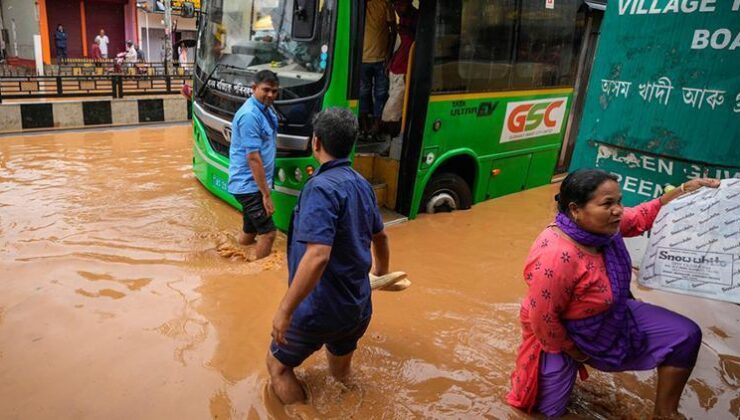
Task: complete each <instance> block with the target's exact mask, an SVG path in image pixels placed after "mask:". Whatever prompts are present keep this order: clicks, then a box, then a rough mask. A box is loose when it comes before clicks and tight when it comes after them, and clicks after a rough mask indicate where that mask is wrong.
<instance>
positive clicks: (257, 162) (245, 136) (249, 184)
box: [228, 70, 279, 259]
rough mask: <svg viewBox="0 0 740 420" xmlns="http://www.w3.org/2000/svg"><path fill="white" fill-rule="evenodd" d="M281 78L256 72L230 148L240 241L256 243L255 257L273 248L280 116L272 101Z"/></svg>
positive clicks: (236, 117)
mask: <svg viewBox="0 0 740 420" xmlns="http://www.w3.org/2000/svg"><path fill="white" fill-rule="evenodd" d="M278 87H279V80H278V76H277V74H275V73H273V72H272V71H270V70H261V71H259V72H257V74H255V75H254V82H253V83H252V92H253V93H252V96H250V97H249V99H247V101H246V102H245V103H244V105H242V107H241V108H239V110H238V111H237V112H236V114H234V121H233V122H232V123H231V147H230V148H229V187H228V190H229V193H231V194H232V195H233V196H234V197H235V198H236V199H237V201H239V204H241V205H242V213H243V219H244V224H243V229H242V232H241V233H240V234H239V239H238V241H239V243H240V244H242V245H251V244H253V243H255V242H256V243H257V253H256V258H257V259H261V258H264V257H266V256H268V255H270V252H271V251H272V244H273V242H274V241H275V223H273V221H272V214H273V213H274V212H275V208H274V207H273V204H272V198H271V197H270V190H271V188H272V179H273V173H274V171H275V155H276V152H277V149H276V148H277V146H276V144H275V142H276V139H277V131H278V118H277V114H276V113H275V110H273V109H272V103H273V101H274V100H275V98H276V97H277V94H278Z"/></svg>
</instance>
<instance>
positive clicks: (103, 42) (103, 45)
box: [95, 29, 110, 58]
mask: <svg viewBox="0 0 740 420" xmlns="http://www.w3.org/2000/svg"><path fill="white" fill-rule="evenodd" d="M95 42H97V43H98V46H99V47H100V56H101V57H103V58H108V44H110V39H109V38H108V36H107V35H106V34H105V30H103V29H101V30H100V35H98V36H96V37H95Z"/></svg>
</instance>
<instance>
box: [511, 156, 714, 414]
mask: <svg viewBox="0 0 740 420" xmlns="http://www.w3.org/2000/svg"><path fill="white" fill-rule="evenodd" d="M715 183H716V184H718V182H716V180H693V181H689V182H687V183H685V184H682V188H680V189H676V190H674V191H675V192H673V191H672V192H669V193H667V194H665V195H664V196H663V197H661V198H659V199H654V200H652V201H649V202H646V203H643V204H641V205H639V206H637V207H633V208H626V209H625V208H623V207H622V205H621V192H620V191H619V186H618V184H617V183H616V179H615V178H614V177H613V176H612V175H609V174H607V173H605V172H603V171H597V170H580V171H576V172H574V173H572V174H570V175H569V176H568V177H567V178H566V179H565V180H564V181H563V184H562V185H561V191H560V194H559V195H558V197H557V199H558V207H559V209H560V214H559V215H558V217H557V219H556V222H555V223H553V224H551V225H550V226H548V227H547V228H546V229H545V230H544V231H543V232H542V233H541V234H540V235H539V236H538V237H537V239H536V240H535V242H534V244H533V245H532V247H531V248H530V252H529V256H528V258H527V261H526V263H525V267H524V279H525V282H526V283H527V286H528V287H529V291H528V293H527V295H526V297H525V298H524V300H523V301H522V306H521V310H520V321H521V324H522V344H521V346H520V348H519V353H518V356H517V361H516V367H515V370H514V372H513V373H512V390H511V392H510V393H509V394H508V396H507V402H509V404H511V405H513V406H515V407H519V408H522V409H525V410H527V411H533V410H536V411H539V412H542V413H543V414H545V415H548V416H560V415H563V414H564V413H565V411H566V410H565V407H566V406H567V403H568V400H569V397H570V393H571V391H572V389H573V385H574V383H575V377H576V372H578V371H580V373H581V377H582V379H585V377H586V376H587V375H586V371H585V368H584V365H583V364H584V363H586V364H589V365H591V366H592V367H595V368H597V369H599V370H604V371H622V370H647V369H653V368H655V367H661V366H667V367H669V368H668V369H662V370H661V368H659V375H660V374H661V372H663V373H664V376H666V375H667V377H668V380H667V381H664V382H668V383H669V384H673V385H678V388H676V389H670V390H668V391H669V392H667V394H670V395H669V396H670V398H666V399H665V401H663V400H660V401H656V414H658V415H665V414H666V413H671V414H672V413H673V412H675V411H676V410H677V408H678V399H679V398H680V394H681V393H680V390H682V389H683V386H684V384H685V382H686V380H687V379H688V375H689V374H690V372H691V368H692V367H693V364H694V363H695V360H696V355H697V352H698V349H699V345H700V343H701V330H700V329H699V327H698V326H697V325H696V324H695V323H693V322H692V321H691V320H689V319H687V318H685V317H683V316H681V315H679V314H676V313H673V312H671V311H668V310H666V309H663V308H660V307H657V306H653V305H650V304H646V303H642V302H638V301H635V300H634V299H632V296H631V294H630V293H629V278H630V271H631V262H630V261H629V255H628V253H627V252H626V248H624V243H623V240H622V237H631V236H637V235H640V234H642V233H643V232H645V231H646V230H648V229H650V228H651V226H652V224H653V221H654V220H655V218H656V216H657V214H658V212H659V210H660V208H661V205H662V204H664V203H666V202H668V201H670V200H672V199H673V198H675V197H677V196H678V195H680V194H681V193H682V192H685V191H688V190H692V189H696V188H700V187H701V186H714V187H716V186H717V185H715ZM579 219H580V220H579ZM597 245H598V246H597ZM671 375H673V376H671ZM659 383H660V382H659ZM676 392H677V395H676ZM658 394H659V395H661V393H660V390H659V393H658ZM664 394H666V393H665V392H664Z"/></svg>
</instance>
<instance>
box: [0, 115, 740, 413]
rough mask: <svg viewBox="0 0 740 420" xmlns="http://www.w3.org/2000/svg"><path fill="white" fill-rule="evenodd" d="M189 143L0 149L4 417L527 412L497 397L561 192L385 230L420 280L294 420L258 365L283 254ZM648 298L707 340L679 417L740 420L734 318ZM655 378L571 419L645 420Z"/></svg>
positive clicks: (21, 141) (725, 307)
mask: <svg viewBox="0 0 740 420" xmlns="http://www.w3.org/2000/svg"><path fill="white" fill-rule="evenodd" d="M190 142H191V139H190V128H189V127H188V126H185V125H180V126H170V127H153V128H142V129H136V130H115V131H87V132H71V133H58V134H54V135H46V134H42V135H33V136H25V137H4V138H0V418H4V419H5V418H19V419H37V418H40V419H43V418H109V419H115V418H142V419H144V418H146V419H149V418H151V419H154V418H157V419H160V418H178V419H202V418H208V417H213V418H220V419H221V418H234V419H241V418H268V417H275V418H290V417H293V418H337V419H338V418H349V417H352V418H414V417H416V418H421V417H424V418H428V417H446V418H480V417H489V418H527V416H526V415H525V414H524V413H522V412H520V411H517V410H515V409H512V408H510V407H508V406H507V405H505V404H504V402H503V396H504V394H505V393H506V391H507V389H508V376H509V372H510V370H511V368H512V365H513V361H514V356H515V349H516V346H517V345H518V343H519V326H518V323H517V313H518V303H517V302H518V300H519V299H520V298H521V296H522V295H523V293H524V290H525V289H524V283H523V281H522V280H521V278H520V273H521V268H522V263H523V260H524V257H525V254H526V252H527V249H528V248H529V245H530V243H531V241H532V240H533V238H535V237H536V235H537V234H538V233H539V231H540V230H541V229H542V227H543V226H544V225H546V224H547V223H548V221H549V220H550V219H551V217H552V215H553V210H554V209H553V204H554V203H553V201H552V194H553V187H552V186H546V187H542V188H538V189H535V190H530V191H527V192H524V193H521V194H516V195H511V196H508V197H504V198H502V199H498V200H493V201H489V202H486V203H483V204H480V205H477V206H475V207H474V208H473V209H472V210H471V211H466V212H458V213H453V214H442V215H434V216H431V217H430V216H422V217H420V218H419V219H417V220H415V221H412V222H409V223H405V224H402V225H398V226H393V227H390V228H388V232H389V234H390V236H391V246H392V257H391V267H392V269H394V270H404V271H407V272H408V273H409V278H410V279H411V280H412V281H413V285H412V286H411V288H409V289H407V290H406V291H403V292H395V293H394V292H376V293H375V295H374V306H375V316H374V318H373V322H372V324H371V325H370V329H369V331H368V334H367V335H366V336H365V338H364V339H363V340H362V341H361V344H360V345H361V347H360V349H359V350H358V351H357V353H356V359H355V360H356V362H355V371H354V377H353V380H352V382H351V383H350V384H349V386H344V385H341V384H338V383H336V382H334V381H333V380H331V379H330V378H328V377H327V375H326V374H325V370H324V368H325V367H326V361H325V359H324V357H323V355H322V354H317V355H315V356H313V357H311V358H310V359H309V360H308V362H307V363H306V365H305V367H304V368H301V369H299V376H300V377H301V378H302V379H303V380H304V381H305V382H306V383H307V386H308V389H309V391H310V394H311V404H310V405H297V406H291V407H286V408H283V407H281V406H280V404H278V403H276V401H275V399H274V397H273V396H271V395H270V393H269V392H267V387H266V381H267V374H266V371H265V368H264V358H265V354H266V349H267V346H268V343H269V340H270V336H269V334H270V326H271V320H272V316H273V311H274V309H275V308H276V306H277V303H278V301H279V299H280V298H281V297H282V295H283V293H284V291H285V288H286V272H287V271H286V267H285V253H284V252H283V249H284V246H285V240H284V238H283V237H280V238H279V239H278V242H277V244H276V249H277V251H275V252H274V253H273V255H271V256H270V257H268V258H267V259H266V260H263V261H260V262H249V261H248V260H250V259H251V254H252V253H253V252H254V250H253V249H250V248H242V247H239V246H237V245H236V244H235V242H234V235H235V234H236V232H237V229H238V227H239V225H240V215H239V213H238V212H237V211H236V210H234V209H232V208H230V207H228V206H227V205H225V204H224V203H222V202H221V201H219V200H218V199H216V198H215V197H213V196H212V195H210V194H209V193H208V192H207V191H206V190H205V189H204V188H202V187H201V186H200V184H199V183H198V182H197V181H196V180H195V178H194V176H193V175H192V171H191V165H190V162H191V156H192V152H191V143H190ZM638 292H639V293H638V295H639V297H641V298H643V299H644V300H646V301H655V302H659V303H660V304H664V305H666V306H668V307H669V308H671V309H673V310H676V311H679V312H682V313H685V314H686V315H689V316H692V317H694V319H696V320H697V322H699V323H700V325H701V326H702V329H703V332H704V336H705V338H704V345H703V346H702V351H701V353H700V356H699V362H698V366H697V368H696V370H695V372H694V375H693V376H692V379H691V381H690V384H689V386H688V387H687V389H686V391H685V393H684V396H683V400H682V410H683V412H684V413H685V414H686V415H687V416H689V417H692V418H711V419H732V418H737V417H738V416H740V393H739V391H738V389H739V386H740V357H738V355H739V354H738V353H740V350H739V346H740V341H739V340H740V334H739V333H740V322H738V321H740V310H738V306H737V305H731V304H726V303H719V302H711V301H706V300H700V299H694V298H690V297H685V296H678V295H672V294H668V293H663V292H652V291H645V290H640V291H638ZM654 384H655V376H654V374H653V373H651V372H642V373H624V374H617V375H609V374H600V373H598V372H593V371H592V376H591V378H590V379H589V380H588V381H586V382H579V384H578V385H577V388H576V391H575V394H574V398H573V403H572V405H571V407H570V408H571V411H572V413H573V414H572V415H571V417H573V418H583V417H586V418H645V417H647V416H648V414H649V413H650V412H651V410H652V402H651V400H652V396H653V392H654Z"/></svg>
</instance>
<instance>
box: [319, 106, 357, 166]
mask: <svg viewBox="0 0 740 420" xmlns="http://www.w3.org/2000/svg"><path fill="white" fill-rule="evenodd" d="M358 131H359V124H358V123H357V117H356V116H355V114H353V113H352V111H350V110H349V109H345V108H328V109H325V110H323V111H321V112H320V113H318V114H316V116H315V117H313V132H314V134H315V135H316V137H318V138H319V140H320V141H321V145H322V146H324V149H326V152H327V153H329V154H330V155H332V156H333V157H335V158H337V159H343V158H346V157H347V156H349V154H350V153H351V152H352V147H354V145H355V141H356V140H357V133H358Z"/></svg>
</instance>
